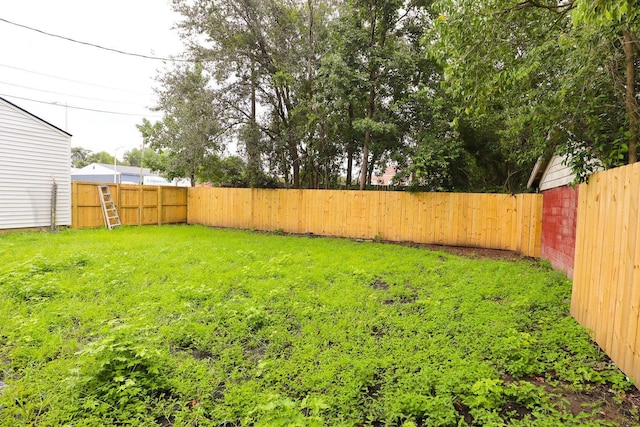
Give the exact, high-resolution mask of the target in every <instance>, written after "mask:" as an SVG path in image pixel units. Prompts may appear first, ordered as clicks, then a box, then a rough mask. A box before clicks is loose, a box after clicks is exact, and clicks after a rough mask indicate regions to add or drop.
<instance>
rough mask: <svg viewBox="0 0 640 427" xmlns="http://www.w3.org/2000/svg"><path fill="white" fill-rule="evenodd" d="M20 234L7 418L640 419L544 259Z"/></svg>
mask: <svg viewBox="0 0 640 427" xmlns="http://www.w3.org/2000/svg"><path fill="white" fill-rule="evenodd" d="M277 231H278V232H279V233H281V232H282V230H277ZM0 244H6V245H7V246H5V247H11V250H10V251H3V252H0V318H1V319H3V322H0V366H1V368H0V380H1V381H2V384H4V386H3V389H2V392H0V407H2V410H0V425H3V426H4V425H6V426H16V427H22V426H31V425H96V426H97V425H100V426H102V425H107V426H109V425H155V426H159V425H164V426H169V425H176V426H178V425H193V426H196V425H197V426H241V425H255V426H260V425H262V426H267V425H269V426H302V425H304V426H307V425H315V426H334V425H335V426H339V425H340V426H341V425H344V426H355V425H363V426H364V425H367V426H383V425H384V426H389V427H400V426H405V427H418V426H420V427H422V426H456V425H487V426H489V425H513V426H557V425H576V426H577V425H587V426H589V425H593V426H596V425H601V426H605V425H610V424H612V423H615V422H617V423H618V424H622V425H624V424H625V423H626V424H627V425H633V423H634V422H636V421H637V413H636V414H635V415H634V413H633V410H634V407H633V405H632V404H631V403H629V402H630V396H635V395H634V394H633V393H634V392H633V390H634V389H633V388H632V385H631V384H630V383H629V382H628V381H627V380H626V379H625V377H624V375H623V374H622V373H620V371H619V370H617V369H616V367H615V366H614V365H613V364H612V363H610V361H608V359H607V358H606V357H605V356H604V354H603V353H602V352H601V351H600V350H599V349H598V348H597V347H595V346H594V345H593V343H592V341H591V340H590V339H589V336H588V334H587V333H586V332H585V331H584V330H583V328H581V327H580V326H579V325H577V324H576V322H575V321H573V319H571V317H570V316H569V298H570V295H571V284H570V282H568V281H567V280H565V279H562V278H561V277H560V276H559V275H558V274H556V273H555V272H553V271H550V270H548V268H546V266H543V267H541V266H540V265H539V263H533V262H530V261H524V262H512V261H488V260H485V259H477V260H470V259H467V258H459V257H457V256H455V255H451V254H446V255H445V254H442V253H439V252H436V253H432V252H428V251H425V250H419V249H414V248H410V247H401V246H395V245H376V244H373V242H354V241H350V240H347V239H327V238H314V239H308V238H306V239H305V238H298V237H282V236H279V235H274V233H251V232H248V231H233V230H220V229H209V228H204V227H144V228H134V227H131V228H123V229H121V230H118V233H109V232H107V231H104V230H86V231H80V232H78V231H74V230H66V231H62V232H60V233H58V234H56V235H30V236H29V238H28V239H27V238H25V237H24V236H16V235H7V236H0ZM124 252H126V253H127V255H126V256H122V254H123V253H124ZM42 254H55V255H51V256H49V255H47V256H45V255H42ZM78 254H80V255H78ZM83 254H86V255H83ZM95 259H100V263H96V262H94V260H95ZM149 325H153V326H149ZM609 390H610V391H609ZM580 399H582V400H580ZM605 401H606V405H610V406H606V405H605V403H603V402H605ZM639 401H640V400H639ZM615 405H618V406H620V405H622V406H623V407H624V408H625V409H624V414H622V412H620V413H618V415H617V416H618V418H606V417H604V416H603V415H602V414H601V412H602V411H603V409H602V408H603V406H604V407H605V409H606V408H607V407H614V406H615ZM612 420H613V421H612Z"/></svg>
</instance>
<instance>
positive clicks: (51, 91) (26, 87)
mask: <svg viewBox="0 0 640 427" xmlns="http://www.w3.org/2000/svg"><path fill="white" fill-rule="evenodd" d="M0 84H3V85H7V86H13V87H19V88H22V89H28V90H35V91H37V92H43V93H51V94H54V95H62V96H70V97H72V98H79V99H87V100H89V101H98V102H109V103H112V104H124V105H135V106H136V107H142V108H147V107H146V106H145V105H142V104H138V103H135V102H125V101H116V100H110V99H100V98H91V97H88V96H80V95H71V94H68V93H62V92H55V91H53V90H45V89H38V88H35V87H29V86H22V85H17V84H15V83H8V82H2V81H0Z"/></svg>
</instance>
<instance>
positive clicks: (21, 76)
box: [0, 0, 183, 159]
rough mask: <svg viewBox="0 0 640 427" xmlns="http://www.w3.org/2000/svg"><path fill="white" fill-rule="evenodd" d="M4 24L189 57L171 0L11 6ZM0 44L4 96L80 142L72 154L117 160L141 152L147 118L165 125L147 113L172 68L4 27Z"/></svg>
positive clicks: (45, 1)
mask: <svg viewBox="0 0 640 427" xmlns="http://www.w3.org/2000/svg"><path fill="white" fill-rule="evenodd" d="M0 18H1V19H6V20H9V21H13V22H16V23H18V24H22V25H26V26H29V27H34V28H37V29H39V30H42V31H46V32H49V33H53V34H58V35H61V36H64V37H68V38H72V39H76V40H79V41H83V42H88V43H93V44H97V45H102V46H105V47H109V48H113V49H118V50H122V51H127V52H133V53H139V54H143V55H149V56H157V57H167V56H170V55H177V54H179V53H180V52H182V50H183V47H182V44H181V42H180V39H179V37H178V33H177V31H175V30H172V29H171V27H172V26H173V25H174V23H175V22H177V21H178V20H179V19H180V16H179V15H176V14H174V13H173V11H172V10H171V7H170V5H169V0H109V1H90V0H20V1H5V2H3V4H2V7H1V8H0ZM0 40H2V43H0V96H2V97H4V98H6V99H7V100H9V101H11V102H13V103H14V104H16V105H18V106H20V107H22V108H24V109H25V110H27V111H29V112H31V113H33V114H35V115H37V116H39V117H41V118H42V119H44V120H46V121H48V122H50V123H51V124H53V125H55V126H57V127H59V128H61V129H66V130H67V131H68V132H69V133H71V134H72V135H73V138H72V139H71V145H72V146H73V147H84V148H87V149H89V150H91V151H93V152H99V151H107V152H109V153H110V154H111V155H113V154H114V153H116V152H117V157H118V158H119V159H121V158H122V154H123V153H124V152H125V151H126V150H129V149H132V148H140V146H141V144H142V138H141V136H140V133H139V132H138V130H137V129H136V124H138V123H140V122H141V121H142V118H143V117H147V118H149V119H151V120H154V119H156V120H157V119H158V113H156V112H152V111H150V110H149V109H148V108H149V107H150V106H152V105H154V95H153V90H152V88H153V87H154V85H155V82H154V79H155V77H156V76H157V75H158V71H159V70H163V69H166V68H167V67H168V65H165V64H164V63H163V62H162V61H157V60H151V59H143V58H137V57H132V56H127V55H122V54H118V53H114V52H108V51H105V50H101V49H97V48H95V47H90V46H84V45H80V44H76V43H72V42H69V41H66V40H61V39H58V38H54V37H50V36H47V35H43V34H40V33H38V32H35V31H31V30H27V29H24V28H19V27H17V26H14V25H10V24H8V23H6V22H3V21H0ZM45 74H46V75H45ZM50 76H55V77H59V78H54V77H50ZM63 79H66V80H63ZM80 82H83V83H80ZM20 98H27V99H31V100H37V101H41V102H33V101H28V100H26V99H20ZM53 103H56V104H57V105H52V104H53ZM65 104H66V105H68V107H65ZM74 107H77V108H74ZM78 108H85V109H94V110H102V111H110V112H114V113H121V114H110V113H106V112H95V111H86V110H81V109H78ZM123 114H130V115H123ZM154 116H155V117H154ZM120 147H122V148H120Z"/></svg>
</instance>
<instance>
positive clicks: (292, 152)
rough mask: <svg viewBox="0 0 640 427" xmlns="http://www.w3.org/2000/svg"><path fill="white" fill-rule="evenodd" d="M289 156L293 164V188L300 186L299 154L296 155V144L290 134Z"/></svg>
mask: <svg viewBox="0 0 640 427" xmlns="http://www.w3.org/2000/svg"><path fill="white" fill-rule="evenodd" d="M287 145H288V147H289V156H291V164H292V166H293V188H300V156H299V155H298V145H297V144H296V141H295V140H294V139H293V137H292V136H291V135H289V142H288V144H287Z"/></svg>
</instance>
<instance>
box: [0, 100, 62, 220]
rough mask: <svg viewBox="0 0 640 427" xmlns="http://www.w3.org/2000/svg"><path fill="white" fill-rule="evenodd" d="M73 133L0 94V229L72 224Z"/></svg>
mask: <svg viewBox="0 0 640 427" xmlns="http://www.w3.org/2000/svg"><path fill="white" fill-rule="evenodd" d="M70 173H71V137H70V136H69V135H68V134H66V133H64V132H62V131H61V130H59V129H57V128H55V127H54V126H51V125H49V124H48V123H46V122H44V121H42V120H39V119H38V118H36V117H34V116H32V115H30V114H28V113H26V112H25V111H22V110H20V109H19V108H17V107H15V106H14V105H11V104H10V103H8V102H6V101H4V100H2V99H0V229H17V228H34V227H47V226H50V225H51V194H52V187H53V180H54V179H55V181H56V183H57V184H58V191H57V204H56V211H57V212H56V215H57V216H56V218H57V221H56V224H57V225H71V176H70Z"/></svg>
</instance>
